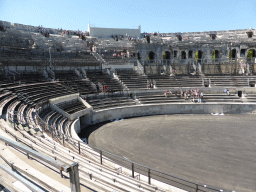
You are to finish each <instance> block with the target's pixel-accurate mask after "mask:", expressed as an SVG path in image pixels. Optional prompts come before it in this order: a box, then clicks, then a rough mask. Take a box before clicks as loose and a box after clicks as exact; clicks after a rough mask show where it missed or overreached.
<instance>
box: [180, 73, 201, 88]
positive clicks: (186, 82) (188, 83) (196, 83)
mask: <svg viewBox="0 0 256 192" xmlns="http://www.w3.org/2000/svg"><path fill="white" fill-rule="evenodd" d="M176 81H177V82H178V85H180V87H202V86H203V82H202V78H201V77H199V76H189V77H188V76H176Z"/></svg>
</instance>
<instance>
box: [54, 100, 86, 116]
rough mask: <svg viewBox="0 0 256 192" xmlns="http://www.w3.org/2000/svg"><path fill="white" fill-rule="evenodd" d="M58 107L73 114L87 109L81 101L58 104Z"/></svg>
mask: <svg viewBox="0 0 256 192" xmlns="http://www.w3.org/2000/svg"><path fill="white" fill-rule="evenodd" d="M57 106H58V107H59V108H60V109H62V110H63V111H65V112H67V113H69V114H72V113H75V112H78V111H80V110H83V109H86V106H85V105H83V104H82V103H81V102H80V101H79V100H77V99H76V100H71V101H68V102H62V103H58V104H57Z"/></svg>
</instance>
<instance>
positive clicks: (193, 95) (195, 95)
mask: <svg viewBox="0 0 256 192" xmlns="http://www.w3.org/2000/svg"><path fill="white" fill-rule="evenodd" d="M172 94H173V93H172V92H171V91H169V90H167V91H165V92H164V96H165V97H168V96H170V95H172ZM174 94H175V96H176V97H178V91H175V92H174ZM180 97H181V98H184V99H185V100H191V101H192V102H196V101H197V102H198V103H201V102H202V99H203V97H204V94H203V92H201V93H200V92H199V89H191V90H188V91H187V90H186V91H183V90H180Z"/></svg>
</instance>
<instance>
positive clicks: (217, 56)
mask: <svg viewBox="0 0 256 192" xmlns="http://www.w3.org/2000/svg"><path fill="white" fill-rule="evenodd" d="M219 54H220V52H219V50H214V51H213V52H212V60H213V61H216V60H217V59H218V58H220V55H219Z"/></svg>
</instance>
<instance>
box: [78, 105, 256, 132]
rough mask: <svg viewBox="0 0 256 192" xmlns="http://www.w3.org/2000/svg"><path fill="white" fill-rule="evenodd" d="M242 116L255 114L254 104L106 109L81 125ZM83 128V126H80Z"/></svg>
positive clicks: (84, 120) (134, 106)
mask: <svg viewBox="0 0 256 192" xmlns="http://www.w3.org/2000/svg"><path fill="white" fill-rule="evenodd" d="M211 113H224V114H243V113H256V104H251V103H177V104H146V105H133V106H126V107H116V108H108V109H103V110H98V111H94V112H93V113H92V114H91V116H90V117H89V118H88V116H84V117H81V123H82V125H83V124H87V125H88V124H96V123H100V122H104V121H108V120H116V119H121V118H128V117H137V116H147V115H165V114H211ZM82 127H83V126H82Z"/></svg>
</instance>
